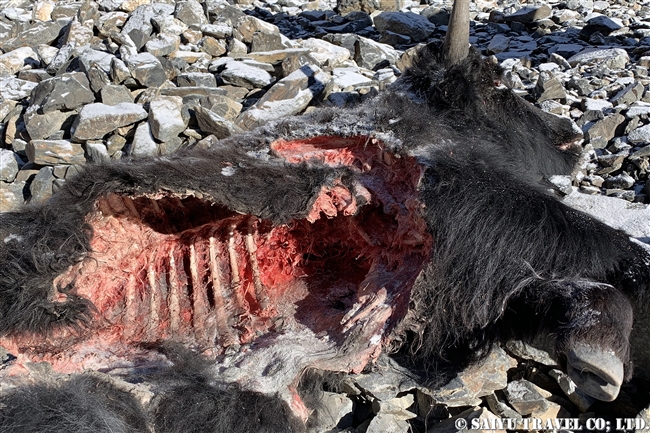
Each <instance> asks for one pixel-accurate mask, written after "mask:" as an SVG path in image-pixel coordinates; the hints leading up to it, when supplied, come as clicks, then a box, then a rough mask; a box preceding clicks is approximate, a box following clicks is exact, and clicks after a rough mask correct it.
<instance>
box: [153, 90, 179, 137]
mask: <svg viewBox="0 0 650 433" xmlns="http://www.w3.org/2000/svg"><path fill="white" fill-rule="evenodd" d="M182 110H183V98H181V97H180V96H159V97H157V98H156V99H154V100H152V101H151V102H150V103H149V126H150V128H151V134H152V135H153V136H154V137H155V138H156V139H158V140H159V141H162V142H163V143H164V142H167V141H171V140H172V139H173V138H175V137H178V134H180V133H181V132H183V131H184V130H185V128H186V127H187V123H186V122H185V121H184V120H183V113H182Z"/></svg>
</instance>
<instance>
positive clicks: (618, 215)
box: [563, 191, 650, 240]
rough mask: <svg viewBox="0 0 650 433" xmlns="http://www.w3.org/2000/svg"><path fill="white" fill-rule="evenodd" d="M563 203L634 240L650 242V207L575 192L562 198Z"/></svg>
mask: <svg viewBox="0 0 650 433" xmlns="http://www.w3.org/2000/svg"><path fill="white" fill-rule="evenodd" d="M563 201H564V203H565V204H566V205H568V206H571V207H572V208H574V209H578V210H581V211H583V212H586V213H588V214H590V215H592V216H594V217H595V218H597V219H599V220H601V221H602V222H604V223H605V224H607V225H609V226H611V227H614V228H616V229H619V230H623V231H624V232H626V233H627V234H629V235H630V236H633V237H636V238H644V239H645V238H648V239H649V240H650V206H649V205H647V204H641V203H630V202H628V201H625V200H621V199H618V198H613V197H605V196H602V195H587V194H581V193H579V192H577V191H574V192H573V193H571V194H569V195H567V196H566V197H564V200H563Z"/></svg>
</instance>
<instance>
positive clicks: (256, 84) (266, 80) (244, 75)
mask: <svg viewBox="0 0 650 433" xmlns="http://www.w3.org/2000/svg"><path fill="white" fill-rule="evenodd" d="M221 79H222V80H223V81H224V82H226V83H228V84H232V85H234V86H240V87H245V88H247V89H255V88H261V87H266V86H268V85H269V84H271V83H272V82H273V77H272V76H271V74H269V73H268V72H266V71H265V70H263V69H260V68H257V67H255V66H250V65H247V64H246V63H244V62H239V61H236V60H232V61H229V62H227V63H226V68H225V69H224V70H223V71H222V72H221Z"/></svg>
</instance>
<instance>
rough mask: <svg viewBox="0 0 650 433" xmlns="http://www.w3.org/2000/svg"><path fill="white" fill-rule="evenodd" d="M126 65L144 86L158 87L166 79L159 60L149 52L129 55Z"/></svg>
mask: <svg viewBox="0 0 650 433" xmlns="http://www.w3.org/2000/svg"><path fill="white" fill-rule="evenodd" d="M126 65H127V67H128V68H129V71H130V72H131V75H132V76H133V78H135V79H136V80H137V81H138V83H140V85H142V86H144V87H158V86H160V85H162V84H163V83H164V82H165V81H167V75H166V74H165V69H164V68H163V66H162V64H161V63H160V60H158V59H157V58H156V57H155V56H153V55H152V54H150V53H139V54H136V55H133V56H130V57H129V58H128V59H127V60H126Z"/></svg>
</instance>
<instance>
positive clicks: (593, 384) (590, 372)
mask: <svg viewBox="0 0 650 433" xmlns="http://www.w3.org/2000/svg"><path fill="white" fill-rule="evenodd" d="M567 374H568V375H569V377H570V378H571V380H573V382H574V383H575V384H576V386H577V387H578V388H579V389H580V390H581V391H583V392H584V393H585V394H587V395H590V396H591V397H593V398H596V399H598V400H602V401H613V400H615V399H616V397H617V396H618V392H619V391H620V389H621V385H622V384H623V377H624V367H623V363H622V362H621V360H620V359H619V358H618V357H617V356H616V355H615V354H614V352H613V351H605V350H603V349H600V348H596V347H593V346H588V345H585V344H581V345H578V346H576V347H574V348H573V349H571V350H570V351H569V352H568V353H567Z"/></svg>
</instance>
